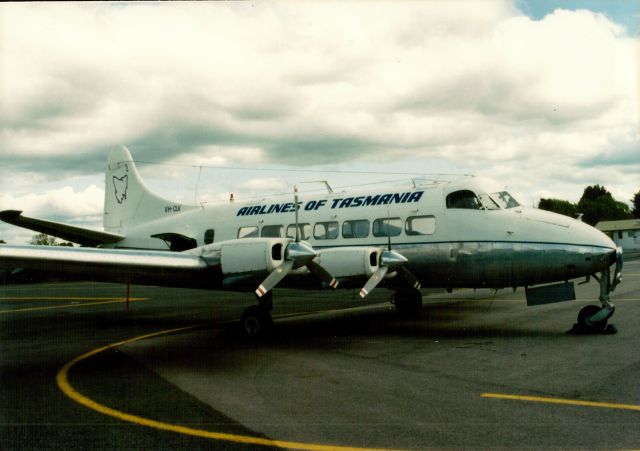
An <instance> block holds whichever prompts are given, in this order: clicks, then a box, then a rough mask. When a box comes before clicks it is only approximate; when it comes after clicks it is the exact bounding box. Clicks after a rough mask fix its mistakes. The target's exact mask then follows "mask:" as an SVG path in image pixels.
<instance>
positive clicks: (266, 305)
mask: <svg viewBox="0 0 640 451" xmlns="http://www.w3.org/2000/svg"><path fill="white" fill-rule="evenodd" d="M272 309H273V295H272V293H271V291H269V292H268V293H266V294H265V295H264V296H262V297H261V298H258V304H257V305H252V306H250V307H247V308H246V309H245V311H244V313H243V314H242V318H241V319H240V326H241V328H242V332H243V333H244V335H246V336H247V337H249V338H263V337H266V336H269V334H270V333H271V331H272V329H273V319H272V318H271V310H272Z"/></svg>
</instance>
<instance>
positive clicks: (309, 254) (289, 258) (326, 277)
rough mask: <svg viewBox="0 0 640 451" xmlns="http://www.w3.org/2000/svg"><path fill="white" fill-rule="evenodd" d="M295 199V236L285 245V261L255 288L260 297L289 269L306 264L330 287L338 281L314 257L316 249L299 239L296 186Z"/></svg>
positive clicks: (286, 273)
mask: <svg viewBox="0 0 640 451" xmlns="http://www.w3.org/2000/svg"><path fill="white" fill-rule="evenodd" d="M293 193H294V200H295V214H296V237H295V240H294V241H292V242H291V243H289V244H288V245H287V248H286V250H285V262H284V263H283V264H282V265H280V266H278V267H277V268H276V269H274V270H273V271H271V274H269V275H268V276H267V278H266V279H264V281H263V282H262V283H261V284H260V286H259V287H258V288H257V289H256V291H255V293H256V296H258V297H259V298H261V297H262V296H264V295H265V294H267V293H268V292H269V291H270V290H271V289H272V288H273V287H275V286H276V285H278V284H279V283H280V281H282V279H284V278H285V277H286V276H287V275H288V274H289V273H290V272H291V271H293V270H295V269H298V268H301V267H303V266H306V267H307V268H308V269H309V271H311V272H312V273H313V274H315V275H316V276H318V277H319V278H320V279H322V280H323V281H324V282H325V283H326V284H327V285H329V286H330V287H331V288H336V287H337V286H338V281H337V280H336V279H335V277H333V276H332V275H331V273H330V272H329V271H327V270H326V269H324V268H323V267H322V266H321V265H320V264H319V263H317V262H315V261H314V259H315V258H316V256H317V255H318V254H317V253H316V251H315V250H314V249H313V248H312V247H311V245H309V244H308V243H306V242H304V241H300V225H299V223H298V187H295V186H294V189H293Z"/></svg>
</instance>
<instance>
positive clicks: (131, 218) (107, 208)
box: [103, 146, 198, 233]
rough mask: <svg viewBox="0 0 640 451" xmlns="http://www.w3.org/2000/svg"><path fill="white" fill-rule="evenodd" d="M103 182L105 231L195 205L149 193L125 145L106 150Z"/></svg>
mask: <svg viewBox="0 0 640 451" xmlns="http://www.w3.org/2000/svg"><path fill="white" fill-rule="evenodd" d="M104 184H105V186H104V217H103V225H104V230H105V231H107V232H115V233H124V232H125V231H126V229H127V228H129V227H131V226H135V225H138V224H141V223H144V222H149V221H153V220H156V219H159V218H163V217H166V216H168V215H171V214H175V213H181V212H184V211H187V210H193V209H195V208H198V207H197V206H195V205H184V204H179V203H177V202H174V201H170V200H167V199H163V198H162V197H160V196H158V195H156V194H154V193H152V192H151V190H149V188H147V186H146V185H145V184H144V182H143V181H142V178H141V177H140V173H139V172H138V170H137V169H136V166H135V164H134V162H133V158H132V157H131V153H129V149H127V148H126V147H125V146H120V147H118V148H116V149H114V150H112V151H111V152H110V153H109V158H108V165H107V173H106V176H105V181H104Z"/></svg>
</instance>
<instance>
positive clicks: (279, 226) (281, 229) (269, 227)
mask: <svg viewBox="0 0 640 451" xmlns="http://www.w3.org/2000/svg"><path fill="white" fill-rule="evenodd" d="M265 230H267V231H269V233H267V234H266V235H265ZM271 230H274V231H277V234H275V235H274V234H273V233H272V232H271ZM283 234H284V227H283V225H282V224H270V225H266V226H262V228H261V229H260V236H261V237H262V238H282V235H283Z"/></svg>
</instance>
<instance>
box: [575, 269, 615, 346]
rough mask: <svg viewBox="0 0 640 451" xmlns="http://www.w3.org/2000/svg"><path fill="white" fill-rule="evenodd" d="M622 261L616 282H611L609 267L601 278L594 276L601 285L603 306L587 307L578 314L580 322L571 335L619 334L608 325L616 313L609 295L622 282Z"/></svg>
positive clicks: (612, 326) (613, 327) (602, 273)
mask: <svg viewBox="0 0 640 451" xmlns="http://www.w3.org/2000/svg"><path fill="white" fill-rule="evenodd" d="M621 269H622V263H621V259H619V260H618V264H616V271H615V274H614V282H613V284H612V283H611V280H610V270H609V268H608V267H607V268H606V269H604V270H603V271H602V272H601V273H600V277H599V278H598V277H596V276H595V275H594V276H593V277H594V278H595V279H596V280H597V281H598V282H599V283H600V302H601V303H602V306H601V307H600V306H597V305H587V306H586V307H583V308H582V309H581V310H580V313H578V322H577V323H576V324H574V325H573V329H571V331H570V332H571V333H575V334H615V333H616V332H618V330H617V329H616V327H615V326H614V325H613V324H609V325H607V322H608V321H609V318H611V317H612V316H613V313H614V312H615V311H616V306H615V305H613V303H612V302H611V301H610V300H609V293H610V292H611V291H613V289H614V288H615V286H616V285H617V284H618V282H619V281H620V270H621Z"/></svg>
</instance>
